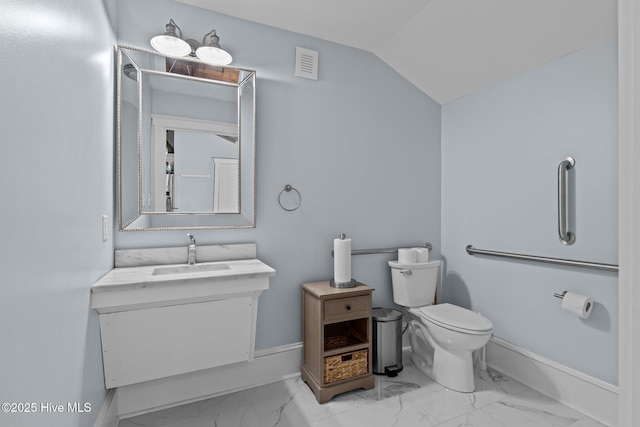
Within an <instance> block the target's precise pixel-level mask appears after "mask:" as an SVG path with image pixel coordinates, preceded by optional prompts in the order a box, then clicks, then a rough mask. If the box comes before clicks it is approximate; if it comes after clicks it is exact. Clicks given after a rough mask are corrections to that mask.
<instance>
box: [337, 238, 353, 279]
mask: <svg viewBox="0 0 640 427" xmlns="http://www.w3.org/2000/svg"><path fill="white" fill-rule="evenodd" d="M333 280H334V281H335V282H336V283H347V282H349V281H351V239H333Z"/></svg>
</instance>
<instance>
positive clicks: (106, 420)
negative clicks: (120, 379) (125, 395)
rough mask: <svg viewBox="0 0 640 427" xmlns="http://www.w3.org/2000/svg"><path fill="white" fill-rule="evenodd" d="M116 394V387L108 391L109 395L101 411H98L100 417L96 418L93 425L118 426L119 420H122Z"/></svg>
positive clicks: (100, 426)
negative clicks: (119, 415)
mask: <svg viewBox="0 0 640 427" xmlns="http://www.w3.org/2000/svg"><path fill="white" fill-rule="evenodd" d="M115 395H116V390H115V389H111V390H109V391H107V397H106V398H105V399H104V402H103V403H102V407H101V408H100V412H98V417H97V418H96V422H95V423H94V424H93V427H118V421H120V418H119V417H118V406H117V400H116V398H115Z"/></svg>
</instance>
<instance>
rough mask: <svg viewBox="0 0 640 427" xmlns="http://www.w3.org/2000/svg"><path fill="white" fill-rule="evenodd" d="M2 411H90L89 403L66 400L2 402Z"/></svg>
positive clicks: (48, 412) (46, 412) (50, 412)
mask: <svg viewBox="0 0 640 427" xmlns="http://www.w3.org/2000/svg"><path fill="white" fill-rule="evenodd" d="M2 412H3V413H15V414H25V413H39V414H43V413H44V414H56V413H73V414H76V413H82V412H91V403H80V402H66V403H52V402H40V403H36V402H4V403H3V404H2Z"/></svg>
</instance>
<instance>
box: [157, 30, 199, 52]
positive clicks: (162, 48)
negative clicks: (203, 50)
mask: <svg viewBox="0 0 640 427" xmlns="http://www.w3.org/2000/svg"><path fill="white" fill-rule="evenodd" d="M150 43H151V46H152V47H153V48H154V49H155V50H157V51H158V52H160V53H164V54H165V55H171V56H185V55H188V54H190V53H191V46H189V43H187V42H186V41H184V40H182V39H180V38H178V37H174V36H169V35H166V34H161V35H158V36H155V37H154V38H152V39H151V42H150Z"/></svg>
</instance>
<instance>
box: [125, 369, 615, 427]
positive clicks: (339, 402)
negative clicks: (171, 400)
mask: <svg viewBox="0 0 640 427" xmlns="http://www.w3.org/2000/svg"><path fill="white" fill-rule="evenodd" d="M403 365H404V369H403V371H402V372H401V373H400V374H399V375H398V376H397V377H395V378H388V377H384V376H376V387H375V388H373V389H371V390H362V389H360V390H354V391H352V392H348V393H344V394H341V395H338V396H336V397H334V398H333V399H332V400H331V401H329V402H327V403H324V404H322V405H320V404H318V402H317V401H316V400H315V397H314V395H313V393H312V392H311V390H310V389H309V387H308V386H307V385H306V384H305V383H304V382H303V381H302V380H301V379H300V377H296V378H292V379H288V380H285V381H280V382H277V383H273V384H269V385H265V386H261V387H256V388H253V389H249V390H245V391H240V392H236V393H232V394H228V395H225V396H220V397H216V398H212V399H208V400H203V401H200V402H195V403H190V404H187V405H183V406H179V407H175V408H171V409H165V410H162V411H158V412H154V413H150V414H145V415H140V416H137V417H133V418H128V419H125V420H122V421H120V423H119V424H118V427H276V426H278V427H307V426H309V427H363V426H367V427H414V426H416V427H417V426H420V427H430V426H438V427H462V426H465V427H470V426H473V427H503V426H504V427H519V426H525V427H543V426H544V427H548V426H551V427H568V426H571V427H602V426H603V424H600V423H598V422H596V421H595V420H593V419H591V418H589V417H587V416H586V415H584V414H582V413H580V412H578V411H576V410H574V409H571V408H569V407H567V406H565V405H563V404H561V403H559V402H557V401H554V400H552V399H549V398H547V397H545V396H544V395H542V394H540V393H538V392H536V391H534V390H532V389H530V388H528V387H526V386H525V385H523V384H521V383H519V382H517V381H515V380H513V379H511V378H509V377H506V376H504V375H502V374H500V373H499V372H497V371H494V370H491V369H489V370H488V371H481V370H476V373H475V376H476V391H475V392H474V393H468V394H467V393H457V392H454V391H450V390H447V389H445V388H444V387H442V386H441V385H439V384H437V383H435V382H433V381H432V380H431V379H429V378H428V377H427V376H425V375H424V374H423V373H422V372H420V371H419V370H418V369H416V368H415V366H413V364H411V362H410V361H409V360H407V358H406V357H405V360H404V361H403Z"/></svg>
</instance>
